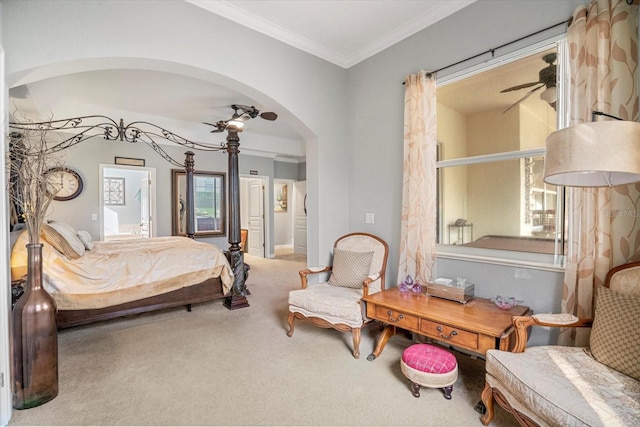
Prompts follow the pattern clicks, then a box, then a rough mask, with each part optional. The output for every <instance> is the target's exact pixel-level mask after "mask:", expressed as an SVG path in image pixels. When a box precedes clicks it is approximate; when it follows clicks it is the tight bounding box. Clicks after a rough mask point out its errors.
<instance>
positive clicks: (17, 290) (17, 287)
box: [11, 277, 27, 309]
mask: <svg viewBox="0 0 640 427" xmlns="http://www.w3.org/2000/svg"><path fill="white" fill-rule="evenodd" d="M26 282H27V279H26V277H23V278H21V279H18V280H14V281H12V282H11V308H12V309H13V306H14V305H16V302H17V301H18V299H19V298H20V297H21V296H22V294H23V293H24V285H25V283H26Z"/></svg>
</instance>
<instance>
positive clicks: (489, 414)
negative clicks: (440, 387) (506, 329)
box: [480, 262, 640, 427]
mask: <svg viewBox="0 0 640 427" xmlns="http://www.w3.org/2000/svg"><path fill="white" fill-rule="evenodd" d="M637 267H640V262H633V263H628V264H623V265H620V266H617V267H614V268H612V269H611V270H609V272H608V273H607V276H606V278H605V283H604V286H605V287H611V288H613V290H620V289H616V286H617V285H614V286H611V285H612V279H613V277H614V275H615V274H617V273H618V272H620V271H622V270H626V269H630V268H637ZM592 325H593V319H578V320H577V321H575V322H573V323H570V324H566V323H554V322H553V321H550V322H544V321H540V320H538V319H536V318H535V317H532V316H514V318H513V327H514V336H515V339H514V346H513V348H512V349H511V350H510V351H511V352H512V353H523V352H524V351H525V349H526V348H527V340H528V338H529V330H530V328H531V327H533V326H544V327H556V328H558V327H560V328H574V327H578V328H580V327H591V326H592ZM481 398H482V403H483V404H484V406H485V408H486V411H485V413H484V415H483V416H482V417H481V419H480V420H481V421H482V424H484V425H485V426H486V425H489V423H490V422H491V420H492V419H493V417H494V410H493V403H494V401H495V402H498V404H499V405H500V406H501V407H502V408H504V409H505V410H506V411H507V412H509V413H510V414H511V415H513V417H514V418H515V419H516V421H518V423H519V424H520V425H522V426H528V427H529V426H530V427H533V426H538V424H537V423H536V422H535V421H534V420H532V419H531V418H529V417H528V416H527V415H526V414H523V413H522V412H520V411H518V410H516V409H515V408H513V407H512V406H511V404H510V403H509V401H508V400H507V398H506V397H505V396H504V394H503V393H501V392H500V390H499V389H498V388H495V387H491V385H490V384H489V382H488V381H487V382H485V386H484V389H483V390H482V396H481Z"/></svg>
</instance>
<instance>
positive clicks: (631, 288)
mask: <svg viewBox="0 0 640 427" xmlns="http://www.w3.org/2000/svg"><path fill="white" fill-rule="evenodd" d="M606 283H608V285H609V289H611V290H612V291H615V292H619V293H622V294H625V295H632V296H640V262H638V263H634V264H632V265H631V266H629V264H626V266H625V268H624V269H618V268H617V267H616V268H613V269H611V271H610V272H609V274H608V275H607V278H606Z"/></svg>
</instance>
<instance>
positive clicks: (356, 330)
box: [287, 233, 389, 359]
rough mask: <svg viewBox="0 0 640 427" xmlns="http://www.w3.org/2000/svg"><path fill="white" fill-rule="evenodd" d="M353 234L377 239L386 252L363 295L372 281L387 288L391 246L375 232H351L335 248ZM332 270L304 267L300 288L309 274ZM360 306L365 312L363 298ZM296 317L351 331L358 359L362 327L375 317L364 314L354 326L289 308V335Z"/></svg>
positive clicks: (363, 283)
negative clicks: (386, 275)
mask: <svg viewBox="0 0 640 427" xmlns="http://www.w3.org/2000/svg"><path fill="white" fill-rule="evenodd" d="M353 236H364V237H368V238H371V239H375V240H377V241H378V242H379V243H380V244H381V245H382V247H383V248H384V254H383V258H382V266H381V268H380V270H379V271H378V272H377V273H376V274H374V275H370V276H368V277H367V278H366V279H365V280H364V281H363V282H362V296H363V297H364V296H366V295H369V286H370V285H371V283H373V282H375V281H376V280H378V279H380V290H384V289H385V274H386V269H387V258H388V255H389V246H388V245H387V243H386V242H385V241H384V240H382V239H381V238H379V237H378V236H374V235H373V234H369V233H350V234H346V235H344V236H342V237H340V238H339V239H338V240H336V242H335V244H334V246H333V247H334V249H335V248H336V247H338V245H339V243H340V241H341V240H343V239H345V238H348V237H353ZM332 270H333V266H331V265H329V266H326V267H325V268H323V269H322V270H313V271H312V270H310V269H308V268H307V269H304V270H301V271H300V272H299V273H298V274H299V275H300V282H301V288H300V289H306V288H307V286H308V279H307V276H309V275H311V274H322V273H327V272H331V271H332ZM360 307H361V311H362V312H363V313H365V310H364V302H363V301H362V300H361V301H360ZM295 319H301V320H306V321H308V322H309V323H311V324H312V325H314V326H317V327H320V328H333V329H335V330H337V331H340V332H350V333H351V335H352V339H353V357H354V358H356V359H359V358H360V341H361V331H362V328H363V327H364V326H366V325H367V324H368V323H370V322H371V321H372V320H373V319H370V320H367V319H364V316H363V321H362V325H361V326H359V327H353V326H350V325H347V324H345V323H331V322H329V321H327V320H326V319H323V318H320V317H315V316H305V315H304V314H302V313H300V312H296V311H291V309H290V310H289V316H288V318H287V323H288V325H289V331H288V332H287V336H289V337H291V336H292V335H293V331H294V321H295Z"/></svg>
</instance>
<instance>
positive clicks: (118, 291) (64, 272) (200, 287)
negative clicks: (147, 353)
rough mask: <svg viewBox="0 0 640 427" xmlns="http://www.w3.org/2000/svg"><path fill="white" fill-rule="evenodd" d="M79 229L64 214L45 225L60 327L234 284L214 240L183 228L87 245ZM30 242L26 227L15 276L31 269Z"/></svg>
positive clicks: (46, 268) (179, 301)
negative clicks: (179, 232)
mask: <svg viewBox="0 0 640 427" xmlns="http://www.w3.org/2000/svg"><path fill="white" fill-rule="evenodd" d="M58 230H62V231H58ZM80 233H82V232H80ZM76 235H78V232H77V231H75V230H74V229H73V228H72V227H71V226H70V225H68V224H66V223H63V222H53V223H50V224H47V225H43V249H42V259H43V273H44V274H43V276H44V277H43V286H44V287H45V289H46V290H47V292H48V293H49V294H50V295H51V296H52V297H53V298H54V300H55V301H56V306H57V309H58V312H57V320H58V327H59V328H60V329H62V328H67V327H71V326H78V325H82V324H87V323H92V322H95V321H99V320H107V319H111V318H114V317H118V316H124V315H129V314H134V313H142V312H145V311H150V310H157V309H160V308H169V307H175V306H180V305H186V306H188V307H190V305H191V304H194V303H197V302H204V301H209V300H213V299H217V298H223V297H225V295H228V294H229V293H230V292H231V287H232V285H233V273H232V270H231V266H230V265H229V262H228V261H227V258H226V256H225V254H224V252H223V251H222V250H221V249H219V248H218V247H216V246H214V245H210V244H207V243H202V242H198V241H196V240H193V239H190V238H187V237H180V236H167V237H156V238H150V239H145V238H138V239H129V240H123V241H104V242H87V244H86V245H85V243H83V241H82V239H79V238H78V239H77V241H76V240H75V239H73V237H74V236H76ZM61 238H63V239H64V242H62V243H61V242H60V239H61ZM78 241H79V242H80V243H79V244H80V245H81V247H80V248H81V249H84V250H81V249H79V248H78V243H77V242H78ZM27 243H28V236H27V232H26V231H24V232H22V233H21V234H20V235H19V237H18V238H17V240H16V242H15V244H14V246H13V250H12V254H11V270H12V279H19V278H20V277H22V276H23V275H24V274H25V272H26V267H27V250H26V244H27Z"/></svg>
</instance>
